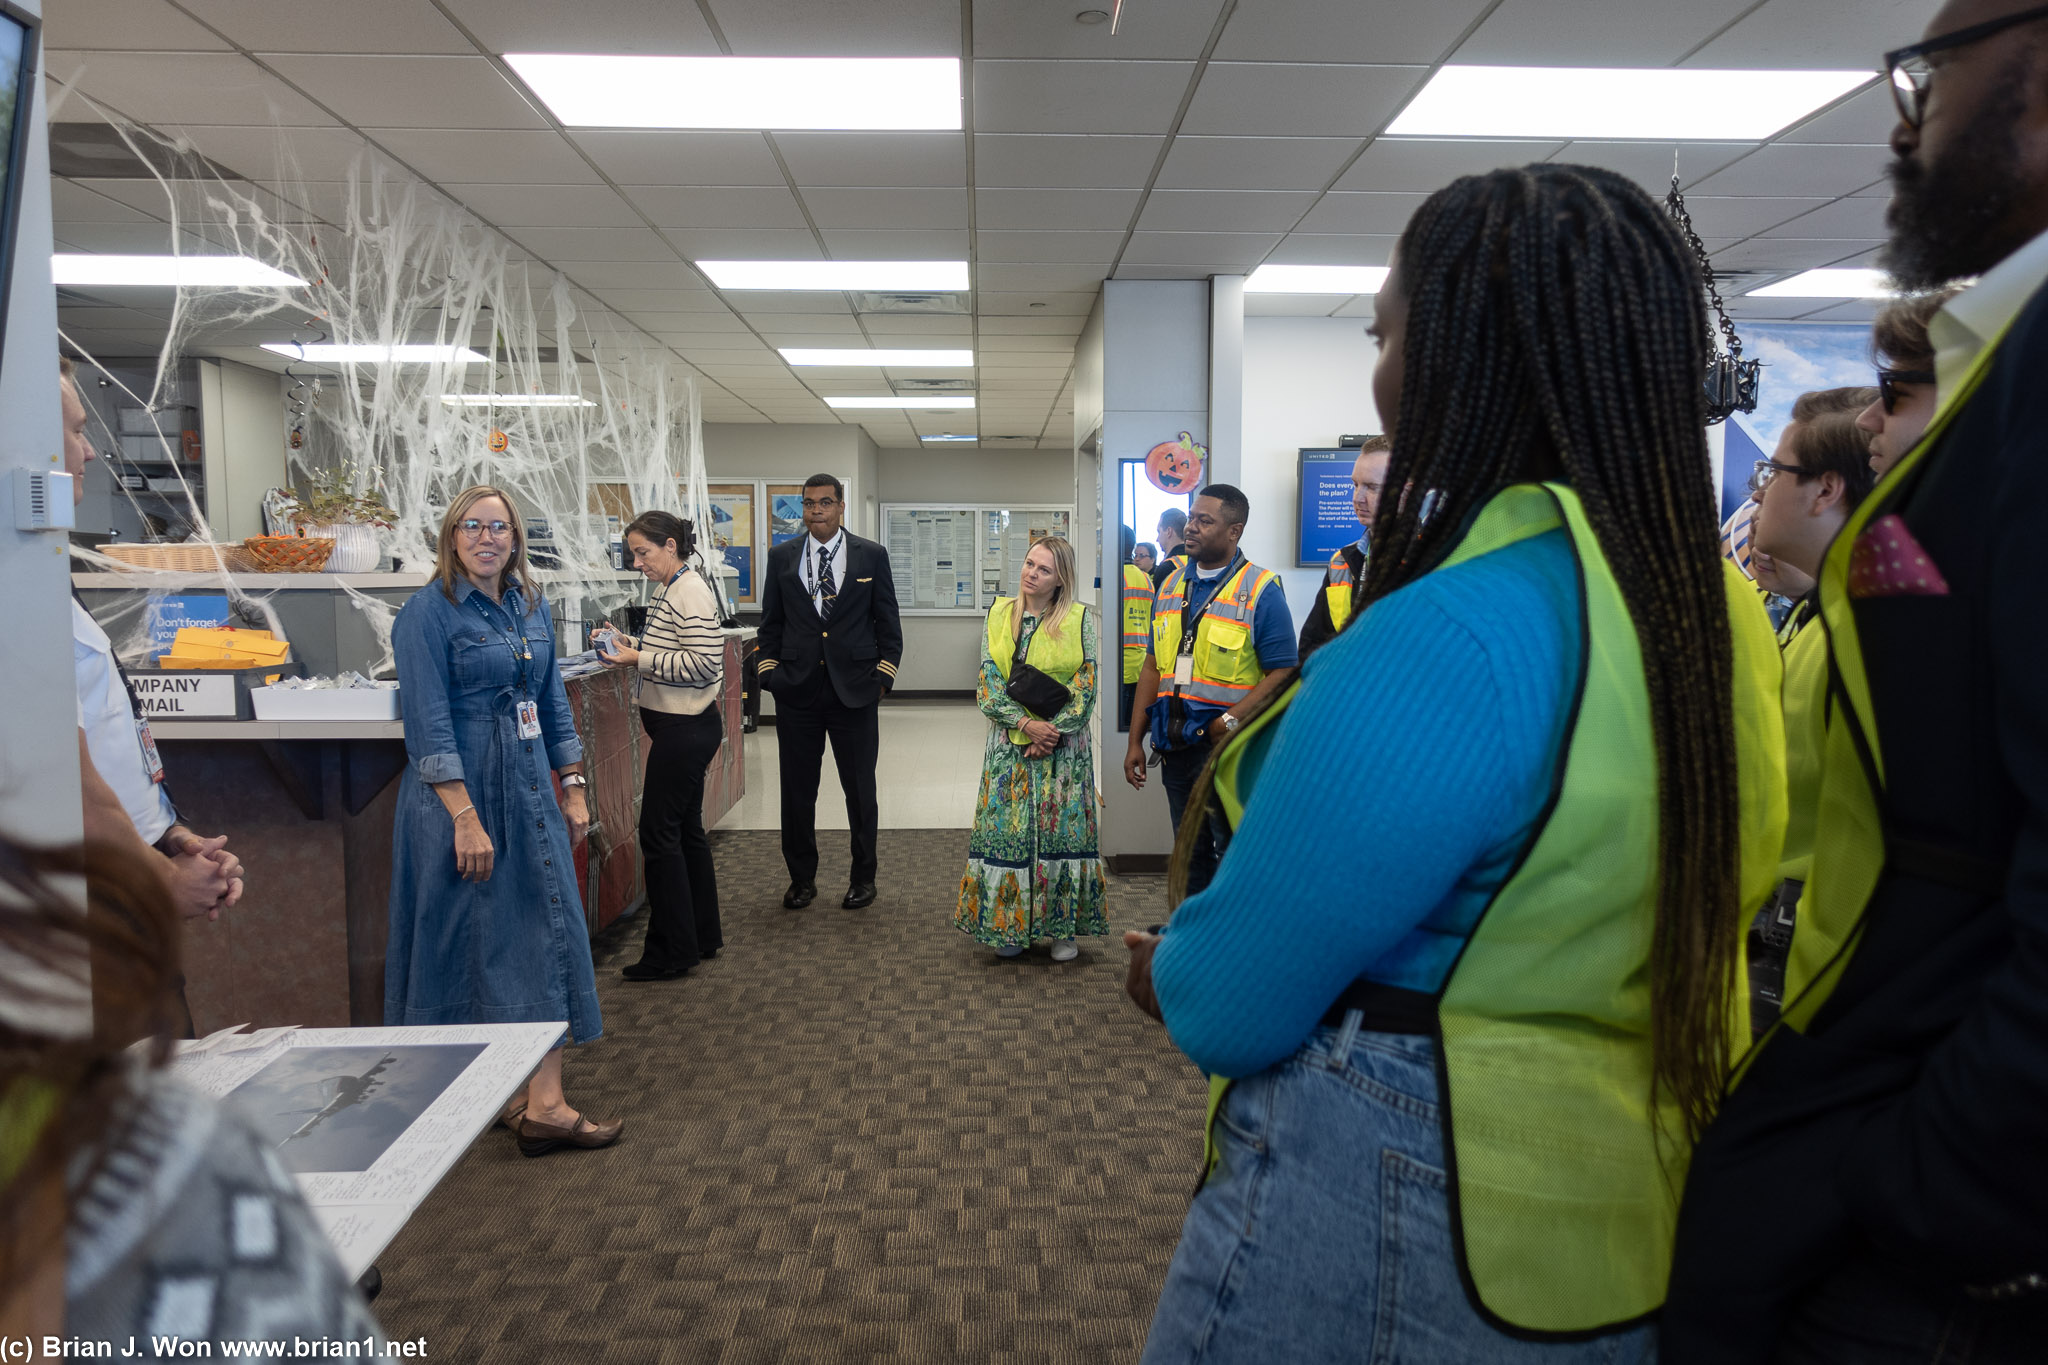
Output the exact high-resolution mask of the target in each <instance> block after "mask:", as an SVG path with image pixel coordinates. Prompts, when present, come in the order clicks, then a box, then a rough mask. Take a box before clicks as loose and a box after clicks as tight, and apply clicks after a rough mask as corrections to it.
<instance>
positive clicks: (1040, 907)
mask: <svg viewBox="0 0 2048 1365" xmlns="http://www.w3.org/2000/svg"><path fill="white" fill-rule="evenodd" d="M1018 587H1019V592H1018V595H1017V597H1015V598H1003V599H1000V600H998V601H997V602H996V604H995V606H994V607H993V608H992V609H991V610H990V622H991V627H990V629H989V630H987V631H985V632H984V633H983V637H982V650H981V686H980V688H979V689H978V691H977V693H976V701H977V702H978V704H979V705H980V707H981V713H982V714H983V715H985V716H987V717H988V718H989V722H990V724H989V736H988V747H987V749H986V751H985V753H984V755H983V758H982V765H981V794H980V798H979V800H978V801H977V802H976V804H975V809H974V831H973V834H972V835H971V836H970V837H969V839H968V844H967V872H966V875H965V876H963V877H962V878H961V879H960V900H959V904H958V907H957V908H956V909H955V911H954V914H953V924H954V927H955V928H957V929H959V930H960V931H961V932H962V933H965V934H967V935H968V936H969V937H971V938H973V939H974V940H976V941H977V942H980V943H985V944H987V945H989V946H990V947H991V948H994V949H995V950H996V953H997V955H998V956H1001V957H1015V956H1017V955H1018V954H1019V953H1022V952H1023V951H1024V950H1025V949H1026V948H1028V947H1030V946H1031V945H1032V943H1033V942H1034V941H1036V940H1038V939H1041V938H1050V939H1052V940H1054V943H1053V949H1052V957H1053V960H1054V961H1055V962H1067V961H1071V960H1072V959H1073V958H1074V957H1075V956H1076V955H1077V949H1076V948H1075V946H1074V938H1075V936H1076V935H1079V934H1101V933H1106V932H1107V931H1108V928H1109V925H1108V921H1107V920H1106V919H1105V918H1104V916H1103V897H1104V881H1103V875H1102V857H1101V854H1100V852H1099V849H1098V845H1097V840H1096V809H1097V806H1096V799H1095V753H1094V747H1093V745H1092V744H1091V743H1090V740H1089V733H1088V722H1089V718H1090V716H1091V715H1092V713H1093V712H1094V709H1095V693H1096V643H1095V633H1096V632H1095V623H1094V621H1093V619H1092V618H1091V616H1090V614H1089V612H1088V610H1087V608H1086V607H1084V606H1082V605H1081V604H1080V603H1078V602H1076V601H1074V550H1073V547H1072V546H1071V545H1069V544H1068V543H1067V542H1066V541H1065V540H1063V539H1061V538H1060V537H1058V536H1047V537H1044V538H1043V539H1041V540H1039V541H1037V542H1036V543H1034V544H1033V545H1032V547H1031V550H1030V552H1029V553H1028V554H1027V555H1026V556H1025V559H1024V566H1023V569H1022V570H1021V572H1020V574H1019V583H1018ZM1018 612H1022V613H1023V621H1022V623H1021V625H1020V624H1019V623H1018V622H1017V613H1018ZM1041 635H1043V636H1044V638H1043V639H1040V638H1039V637H1040V636H1041ZM997 637H1008V638H1007V639H1003V640H1000V641H999V640H998V639H997ZM1077 637H1078V639H1077ZM1077 643H1078V645H1079V649H1078V657H1077V651H1076V649H1075V645H1076V644H1077ZM1005 644H1007V645H1009V646H1010V648H1007V649H1006V648H1003V645H1005ZM1012 658H1026V659H1029V660H1030V661H1031V663H1032V664H1033V665H1034V666H1036V667H1038V668H1041V669H1045V670H1046V671H1047V672H1049V673H1052V674H1053V675H1054V676H1055V677H1060V680H1061V681H1062V682H1065V683H1066V684H1067V687H1068V689H1069V690H1070V691H1071V692H1072V693H1073V699H1072V700H1071V701H1070V702H1068V704H1067V705H1066V706H1065V707H1063V708H1062V709H1061V710H1060V711H1059V713H1058V714H1056V715H1054V716H1053V717H1052V718H1051V719H1050V720H1041V719H1040V718H1038V717H1037V716H1034V715H1032V714H1031V713H1030V712H1029V711H1026V710H1025V709H1024V708H1023V707H1022V706H1020V705H1019V704H1018V703H1016V702H1014V701H1012V700H1011V699H1010V696H1009V692H1008V690H1007V687H1006V684H1007V681H1008V678H1009V674H1010V665H1011V659H1012ZM1076 665H1077V666H1076ZM1065 667H1073V668H1074V671H1073V674H1072V677H1071V678H1067V677H1061V673H1062V672H1063V671H1064V668H1065Z"/></svg>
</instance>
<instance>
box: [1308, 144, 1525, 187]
mask: <svg viewBox="0 0 2048 1365" xmlns="http://www.w3.org/2000/svg"><path fill="white" fill-rule="evenodd" d="M1565 145H1566V144H1564V143H1562V142H1473V141H1457V140H1451V139H1437V138H1389V137H1383V138H1377V139H1375V140H1374V141H1373V144H1372V145H1371V146H1370V147H1367V148H1366V149H1365V151H1364V152H1363V153H1361V154H1360V155H1359V158H1358V160H1357V161H1356V162H1354V163H1352V166H1351V169H1350V170H1348V171H1346V172H1344V178H1343V179H1341V180H1339V181H1338V182H1337V183H1336V184H1335V185H1333V186H1331V188H1332V189H1339V190H1375V191H1380V192H1382V193H1398V192H1410V193H1412V192H1416V191H1420V192H1422V193H1424V194H1429V193H1434V192H1435V191H1437V190H1440V189H1442V188H1443V187H1444V186H1446V185H1448V184H1450V183H1451V182H1452V181H1453V180H1456V179H1457V178H1458V177H1460V176H1465V175H1484V174H1485V173H1486V172H1488V171H1492V170H1498V169H1500V168H1501V167H1503V166H1526V165H1528V164H1530V163H1531V162H1535V161H1548V160H1549V159H1550V158H1551V157H1553V156H1555V155H1557V154H1558V153H1559V152H1561V151H1563V150H1564V148H1565Z"/></svg>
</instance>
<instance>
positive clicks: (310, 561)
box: [242, 536, 334, 573]
mask: <svg viewBox="0 0 2048 1365" xmlns="http://www.w3.org/2000/svg"><path fill="white" fill-rule="evenodd" d="M242 548H243V549H244V550H247V551H248V552H249V558H250V559H251V560H253V561H255V564H256V571H257V572H258V573H319V572H320V571H321V570H322V569H323V568H325V567H326V565H327V556H329V555H331V554H333V553H334V542H333V541H332V540H331V539H329V538H327V537H325V536H250V537H249V538H248V539H247V540H245V541H243V542H242Z"/></svg>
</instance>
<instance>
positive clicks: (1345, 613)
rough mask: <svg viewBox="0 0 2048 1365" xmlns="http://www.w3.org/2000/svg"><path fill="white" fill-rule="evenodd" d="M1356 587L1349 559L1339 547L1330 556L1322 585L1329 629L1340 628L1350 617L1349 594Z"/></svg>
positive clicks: (1342, 627)
mask: <svg viewBox="0 0 2048 1365" xmlns="http://www.w3.org/2000/svg"><path fill="white" fill-rule="evenodd" d="M1347 548H1348V547H1347ZM1357 587H1358V584H1357V581H1356V580H1355V579H1354V578H1353V577H1352V574H1351V561H1350V560H1348V559H1346V558H1345V557H1344V551H1343V550H1341V549H1340V550H1338V551H1337V552H1336V553H1335V554H1333V555H1331V556H1330V578H1329V582H1327V583H1325V584H1324V585H1323V601H1324V603H1325V604H1326V605H1327V606H1328V607H1329V610H1330V627H1331V629H1333V630H1342V629H1344V623H1345V622H1346V621H1349V620H1350V619H1351V594H1352V593H1353V592H1354V591H1356V589H1357Z"/></svg>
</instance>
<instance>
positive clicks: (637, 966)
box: [619, 958, 690, 981]
mask: <svg viewBox="0 0 2048 1365" xmlns="http://www.w3.org/2000/svg"><path fill="white" fill-rule="evenodd" d="M689 971H690V969H689V968H688V967H657V966H655V965H654V964H653V963H651V962H648V961H646V960H645V959H644V958H643V959H642V960H641V961H639V962H634V963H630V964H628V965H627V966H625V967H622V968H621V969H620V970H619V975H620V976H623V977H625V978H626V980H628V981H673V980H675V979H676V978H677V977H679V976H687V975H688V974H689Z"/></svg>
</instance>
